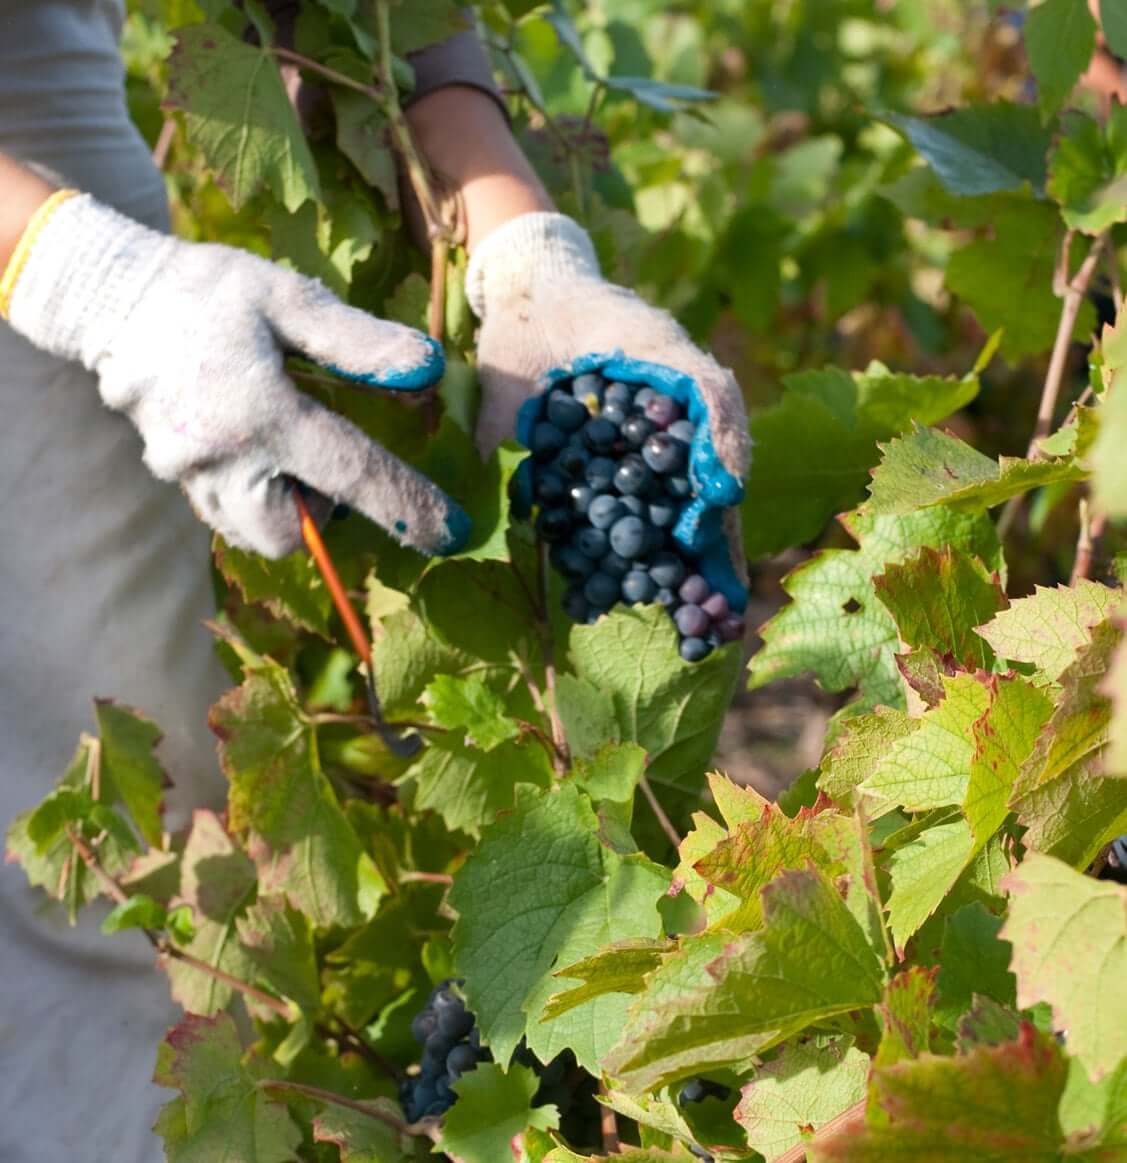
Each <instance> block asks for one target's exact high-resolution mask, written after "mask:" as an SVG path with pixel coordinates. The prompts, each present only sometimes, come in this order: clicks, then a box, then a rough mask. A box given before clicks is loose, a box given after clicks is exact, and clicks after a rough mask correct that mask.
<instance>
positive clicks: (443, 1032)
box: [399, 981, 489, 1123]
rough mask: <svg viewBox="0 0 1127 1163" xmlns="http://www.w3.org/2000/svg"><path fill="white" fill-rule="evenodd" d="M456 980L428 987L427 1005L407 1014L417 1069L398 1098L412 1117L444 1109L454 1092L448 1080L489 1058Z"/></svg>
mask: <svg viewBox="0 0 1127 1163" xmlns="http://www.w3.org/2000/svg"><path fill="white" fill-rule="evenodd" d="M458 984H460V983H459V982H453V981H443V982H441V983H440V984H439V985H436V986H435V987H434V989H432V990H431V993H430V997H429V998H428V999H427V1004H426V1006H425V1007H424V1008H423V1009H421V1010H420V1011H419V1012H418V1013H417V1014H416V1015H415V1016H414V1018H413V1019H412V1020H411V1033H412V1034H414V1036H415V1039H416V1041H418V1042H419V1043H421V1045H422V1047H423V1053H422V1057H421V1059H420V1061H419V1073H418V1074H414V1075H410V1076H408V1077H407V1078H405V1079H404V1080H403V1084H402V1086H401V1087H400V1093H399V1101H400V1103H401V1105H402V1107H403V1113H404V1114H406V1116H407V1118H408V1120H409V1121H410V1122H412V1123H414V1122H418V1120H419V1119H421V1118H427V1117H435V1116H437V1115H442V1114H445V1113H446V1111H448V1110H449V1109H450V1107H451V1106H453V1105H454V1102H455V1100H456V1099H457V1097H458V1096H457V1095H456V1094H455V1093H454V1091H453V1090H452V1089H451V1084H452V1083H454V1082H457V1081H458V1079H459V1078H461V1076H462V1075H463V1074H465V1073H466V1071H468V1070H473V1069H475V1068H476V1066H477V1064H478V1063H479V1062H484V1061H486V1060H487V1059H488V1058H489V1051H488V1050H484V1049H482V1046H481V1039H480V1034H479V1033H478V1028H477V1024H476V1022H475V1021H474V1016H473V1014H471V1013H470V1012H469V1010H467V1009H466V1004H465V1002H464V1001H462V999H461V998H460V997H459V996H458V994H457V993H455V992H454V987H455V986H456V985H458Z"/></svg>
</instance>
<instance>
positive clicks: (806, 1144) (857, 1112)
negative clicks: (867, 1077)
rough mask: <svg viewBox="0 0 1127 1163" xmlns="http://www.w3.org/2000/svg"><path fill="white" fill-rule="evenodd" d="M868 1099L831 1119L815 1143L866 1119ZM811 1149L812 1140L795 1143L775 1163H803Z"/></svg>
mask: <svg viewBox="0 0 1127 1163" xmlns="http://www.w3.org/2000/svg"><path fill="white" fill-rule="evenodd" d="M868 1102H869V1100H868V1098H863V1099H860V1100H859V1101H858V1102H855V1103H854V1104H853V1105H852V1106H851V1107H846V1108H845V1110H843V1111H842V1112H841V1114H839V1115H836V1116H835V1117H834V1118H832V1119H830V1121H829V1122H828V1123H826V1124H825V1125H824V1126H823V1127H821V1128H820V1129H819V1131H818V1133H817V1134H816V1135H815V1136H814V1139H815V1141H818V1140H821V1139H822V1138H823V1137H828V1136H829V1135H832V1134H836V1133H837V1132H838V1131H844V1130H847V1129H851V1128H853V1127H854V1126H856V1125H857V1124H858V1123H860V1122H862V1121H863V1120H864V1118H865V1107H866V1106H867V1105H868ZM809 1149H810V1140H808V1139H806V1140H803V1141H802V1142H801V1143H795V1145H794V1146H793V1147H791V1148H790V1150H788V1151H784V1152H783V1153H782V1154H781V1155H780V1156H779V1157H778V1158H777V1159H776V1160H775V1163H802V1160H803V1159H805V1158H806V1152H807V1151H808V1150H809Z"/></svg>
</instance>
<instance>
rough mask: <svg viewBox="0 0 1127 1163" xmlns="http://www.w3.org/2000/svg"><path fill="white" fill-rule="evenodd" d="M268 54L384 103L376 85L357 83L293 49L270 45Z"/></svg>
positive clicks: (380, 91) (345, 74)
mask: <svg viewBox="0 0 1127 1163" xmlns="http://www.w3.org/2000/svg"><path fill="white" fill-rule="evenodd" d="M266 51H267V52H269V53H271V54H272V55H273V56H276V57H278V58H279V59H280V60H283V61H289V63H290V64H291V65H297V67H298V68H300V69H308V70H309V72H311V73H317V74H318V75H319V76H322V77H324V78H325V80H326V81H332V82H333V84H334V85H343V86H344V88H346V89H353V90H355V91H356V92H357V93H363V94H364V96H365V97H369V98H371V100H373V101H376V102H378V103H379V104H380V105H382V104H383V103H384V92H383V90H382V89H380V88H377V87H376V86H375V85H366V84H365V83H364V82H363V81H357V80H356V79H355V78H353V77H350V76H349V75H348V74H347V73H341V72H338V71H337V70H336V69H333V68H330V67H329V66H328V65H323V64H321V62H320V61H315V60H313V59H312V58H311V57H307V56H304V55H303V54H301V53H299V52H294V50H293V49H292V48H283V47H282V46H281V45H277V44H273V45H270V46H269V47H268V48H267V50H266Z"/></svg>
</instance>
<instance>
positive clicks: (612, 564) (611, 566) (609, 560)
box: [599, 552, 634, 579]
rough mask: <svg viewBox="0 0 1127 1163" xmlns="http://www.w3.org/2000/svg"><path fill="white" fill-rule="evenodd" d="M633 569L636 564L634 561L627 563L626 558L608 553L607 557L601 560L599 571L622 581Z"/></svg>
mask: <svg viewBox="0 0 1127 1163" xmlns="http://www.w3.org/2000/svg"><path fill="white" fill-rule="evenodd" d="M633 568H634V563H633V562H632V561H627V560H626V558H625V557H622V556H621V555H620V554H618V553H614V552H611V553H608V554H607V555H606V557H604V558H601V559H600V561H599V569H601V570H602V571H603V573H607V574H610V576H611V577H616V578H620V579H621V578H624V577H625V576H626V575H627V574H628V573H629V572H630V571H631V570H632V569H633Z"/></svg>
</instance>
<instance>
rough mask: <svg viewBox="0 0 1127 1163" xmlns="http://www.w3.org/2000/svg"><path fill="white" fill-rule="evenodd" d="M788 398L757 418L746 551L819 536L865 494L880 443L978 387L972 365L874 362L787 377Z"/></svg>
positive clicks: (766, 550) (940, 413)
mask: <svg viewBox="0 0 1127 1163" xmlns="http://www.w3.org/2000/svg"><path fill="white" fill-rule="evenodd" d="M783 384H784V387H785V389H786V390H785V392H784V394H783V398H782V400H781V401H780V402H779V403H778V404H776V405H774V406H773V407H770V408H765V409H764V410H763V411H761V412H759V413H758V414H757V415H756V416H755V417H754V419H753V420H752V422H751V435H752V440H753V442H754V444H755V448H756V455H755V456H754V457H753V458H752V462H751V469H750V473H749V476H748V488H747V495H746V496H745V498H744V502H743V505H742V506H741V513H742V518H743V530H744V547H745V549H746V551H747V554H748V556H749V557H752V558H755V557H762V556H764V555H766V554H770V553H778V552H779V551H780V550H783V549H785V548H787V546H790V545H801V544H802V543H803V542H806V541H809V540H811V539H812V538H814V537H816V536H817V535H818V534H819V533H820V532H821V530H822V528H823V527H824V526H825V524H826V522H827V521H828V520H829V519H830V518H831V517H832V516H833V515H834V514H835V513H840V512H843V511H845V510H847V509H852V508H853V507H854V506H856V505H857V504H858V503H859V502H860V501H861V500H862V499H863V498H864V492H865V484H866V482H867V481H868V479H869V469H871V468H872V466H873V465H874V464H876V462H877V460H878V459H879V456H880V454H879V452H878V451H877V441H878V440H887V439H888V438H889V437H890V436H894V435H895V434H896V433H898V432H902V431H903V430H904V429H905V428H907V427H908V425H909V424H910V423H911V422H912V421H913V420H916V421H918V422H920V423H922V424H935V423H938V422H939V421H940V420H943V419H944V418H945V417H947V416H949V415H951V413H952V412H957V411H958V410H959V409H960V408H962V407H963V406H965V405H966V404H967V403H969V402H970V401H971V400H972V399H974V397H975V396H976V395H977V394H978V376H977V374H975V373H974V372H972V373H971V374H969V375H966V376H963V377H962V378H961V379H957V378H955V377H954V376H948V377H941V376H912V375H904V374H898V373H894V372H891V371H889V369H888V368H886V367H885V366H884V365H883V364H880V363H877V362H873V363H871V364H870V365H869V366H868V367H867V368H866V369H865V370H864V371H863V372H846V371H843V370H841V369H840V368H835V367H827V368H821V369H819V370H817V371H805V372H799V373H797V374H795V375H790V376H786V377H784V379H783Z"/></svg>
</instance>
